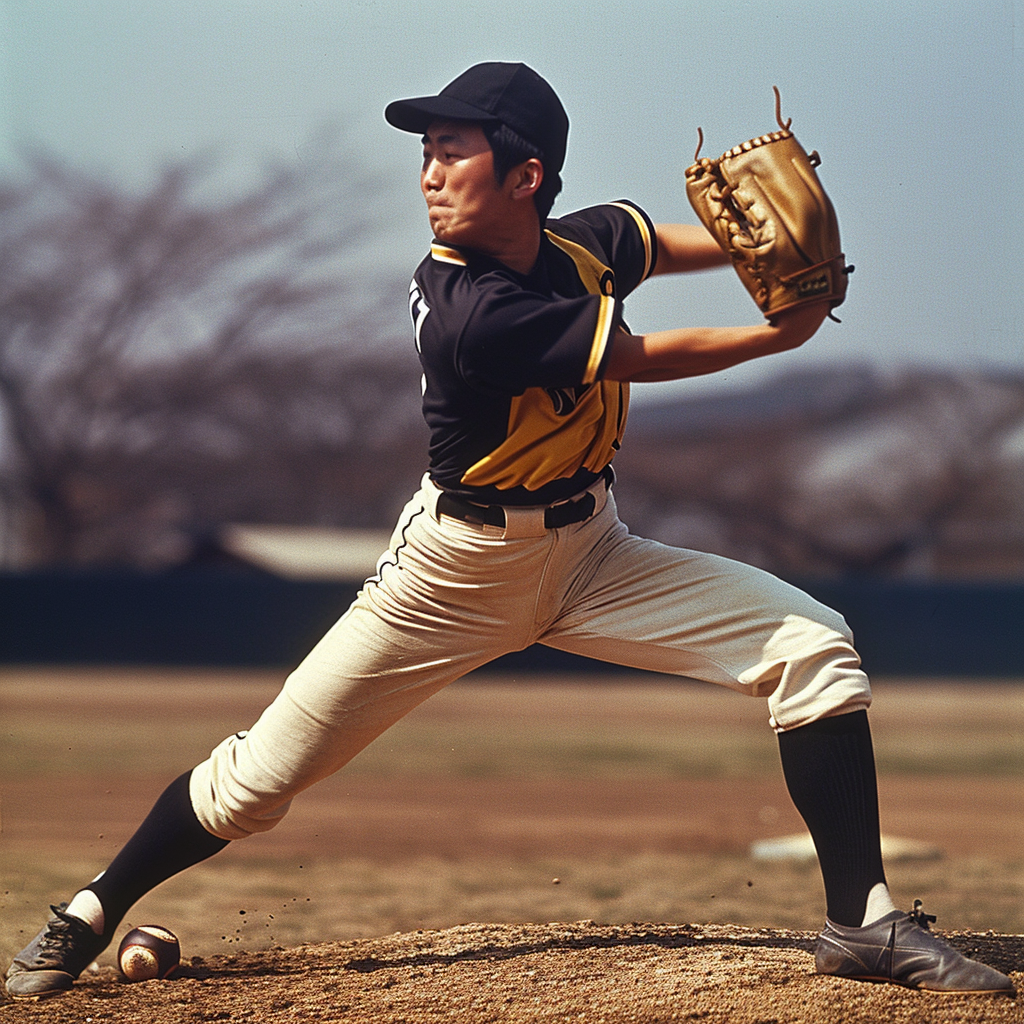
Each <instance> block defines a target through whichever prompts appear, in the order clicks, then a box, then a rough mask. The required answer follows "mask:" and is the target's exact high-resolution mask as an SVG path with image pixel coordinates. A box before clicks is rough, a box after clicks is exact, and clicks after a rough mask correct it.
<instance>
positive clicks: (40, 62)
mask: <svg viewBox="0 0 1024 1024" xmlns="http://www.w3.org/2000/svg"><path fill="white" fill-rule="evenodd" d="M1022 34H1024V0H972V2H971V3H964V2H963V0H957V2H951V0H932V2H924V0H907V2H902V3H892V2H888V3H885V2H877V0H860V2H856V0H849V2H846V3H843V4H833V5H827V4H822V3H821V2H820V0H817V2H809V0H792V2H778V3H768V2H766V0H732V2H730V3H728V4H718V5H706V4H696V3H688V2H680V0H677V2H655V0H632V2H631V3H630V4H629V5H622V6H615V7H608V6H605V5H594V4H584V3H567V2H560V0H518V2H517V3H515V4H510V3H500V4H499V3H494V2H491V0H476V2H474V3H472V4H447V5H438V4H433V5H427V4H422V3H416V4H412V3H399V2H395V0H391V2H380V0H377V2H375V0H362V2H355V0H331V2H328V0H0V169H2V168H5V167H6V168H9V169H13V168H15V167H16V152H17V147H18V146H19V145H22V144H25V143H42V144H43V145H44V146H46V147H47V148H48V149H49V150H51V151H52V152H55V153H57V154H59V155H61V156H63V157H65V158H66V159H68V160H69V161H71V162H73V163H75V164H77V165H79V166H85V167H89V168H93V169H97V170H102V171H103V172H104V173H107V174H109V175H110V176H112V177H114V178H116V179H118V180H121V181H124V182H126V183H129V184H143V183H144V182H145V181H146V180H147V179H149V178H150V177H151V176H152V175H154V174H155V173H156V171H157V170H158V168H159V167H161V166H162V165H163V164H164V163H166V162H167V161H171V160H175V159H180V158H187V157H188V156H190V155H194V154H196V153H198V152H201V151H206V150H209V149H210V148H211V147H214V148H215V149H216V150H217V151H218V152H220V153H221V155H222V157H223V160H224V162H225V166H226V167H227V168H229V169H231V173H233V174H235V175H236V176H237V177H244V176H245V175H248V174H250V173H253V170H254V169H255V168H257V167H258V166H260V165H261V164H262V162H263V161H265V160H266V159H267V158H286V159H291V158H293V157H294V158H298V159H301V158H302V157H303V155H304V153H306V152H309V150H308V148H307V147H309V146H310V140H311V137H312V136H313V135H314V133H315V132H316V130H317V129H318V128H319V127H320V126H322V125H324V124H325V123H333V124H336V125H340V126H342V128H343V130H344V138H345V145H346V147H348V148H350V149H351V150H352V151H353V153H354V155H355V156H356V158H357V159H358V160H359V162H360V163H361V164H363V165H365V166H366V167H367V168H368V169H369V170H371V171H373V172H374V173H375V174H378V175H379V179H380V182H381V184H380V190H381V194H382V196H383V197H384V198H385V199H386V202H385V203H384V208H386V210H387V214H386V215H382V217H381V220H380V223H379V231H378V232H377V235H376V237H375V238H374V240H373V242H372V244H371V252H370V258H371V259H372V260H374V261H375V263H376V264H377V265H379V266H381V267H385V268H387V267H390V266H393V267H394V268H395V270H396V273H399V274H401V275H403V276H405V275H407V274H408V273H411V271H412V269H413V267H414V266H415V264H416V262H417V261H418V259H419V258H420V256H421V254H422V252H423V251H424V249H425V246H426V244H427V242H428V241H429V237H428V231H427V227H426V220H425V217H424V216H423V210H422V207H421V200H420V198H419V194H418V191H417V184H416V172H417V167H418V147H417V143H416V140H415V139H413V138H412V137H411V136H406V135H403V134H402V133H399V132H396V131H394V130H393V129H391V128H390V127H389V126H388V125H386V124H385V122H384V120H383V118H382V115H381V111H382V109H383V107H384V105H385V104H386V103H387V102H388V101H389V100H391V99H395V98H398V97H401V96H411V95H419V94H422V93H426V92H435V91H437V90H438V89H439V88H440V87H441V86H443V85H444V84H445V83H446V82H447V81H448V80H449V79H451V78H452V77H454V76H455V75H456V74H457V73H458V72H460V71H461V70H463V68H465V67H467V66H468V65H470V64H472V63H474V62H476V61H478V60H492V59H497V60H523V61H525V62H526V63H529V64H531V65H532V66H533V67H535V68H536V69H537V70H538V71H540V72H541V73H542V74H543V75H545V77H547V78H548V79H549V80H550V81H551V82H552V84H553V85H554V86H555V88H556V89H557V90H558V92H559V93H560V95H561V96H562V99H563V101H564V103H565V105H566V108H567V109H568V111H569V115H570V119H571V121H572V129H571V133H570V148H569V157H568V160H567V162H566V167H565V172H564V178H565V182H566V187H565V191H564V192H563V195H562V197H561V198H560V199H559V202H558V205H557V206H556V210H555V212H556V213H557V212H559V211H566V210H569V209H571V208H573V207H575V206H580V205H585V204H588V203H593V202H600V201H604V200H609V199H617V198H622V197H629V198H632V199H634V200H636V201H637V202H639V203H641V204H642V205H643V206H645V207H646V208H647V209H648V211H649V212H650V213H651V215H652V216H653V217H654V219H655V220H685V221H693V220H694V215H693V213H692V211H691V210H690V208H689V205H688V204H687V202H686V198H685V192H684V175H683V172H684V169H685V167H686V166H687V164H689V163H690V162H691V161H692V158H693V152H694V148H695V145H696V129H697V126H698V125H701V126H702V127H703V129H704V134H705V138H706V142H705V147H704V151H703V152H704V154H705V155H715V154H717V153H720V152H721V151H723V150H724V149H727V148H729V147H731V146H732V145H734V144H735V143H737V142H741V141H743V140H744V139H746V138H749V137H751V136H754V135H759V134H761V133H762V132H764V131H767V130H770V129H771V128H773V127H774V111H773V106H772V104H773V98H772V93H771V87H772V85H778V86H779V87H780V89H781V91H782V96H783V112H784V115H785V116H787V117H792V119H793V130H794V132H795V133H796V135H797V137H798V138H799V139H800V141H801V142H803V143H804V145H805V146H806V148H808V149H817V150H818V151H819V152H820V153H821V156H822V159H823V163H822V166H821V168H820V172H819V173H820V174H821V177H822V180H823V182H824V183H825V186H826V188H827V189H828V191H829V193H830V195H831V196H832V198H833V200H834V202H835V205H836V207H837V210H838V212H839V217H840V224H841V227H842V232H843V243H844V247H845V249H846V253H847V257H848V259H849V260H850V262H852V263H854V264H855V265H856V267H857V270H856V273H855V274H854V277H853V279H852V281H851V285H850V291H849V295H848V298H847V301H846V303H845V305H844V306H843V307H842V308H841V309H840V310H839V311H838V313H839V316H840V317H841V318H842V320H843V323H842V325H836V324H831V323H827V324H825V325H824V327H823V328H822V330H821V331H820V332H819V334H818V335H817V336H816V337H815V338H814V339H813V340H812V341H811V342H810V343H809V344H808V345H807V346H805V348H804V349H802V350H800V351H799V352H795V353H788V354H786V355H782V356H776V357H772V358H771V359H770V360H763V361H761V362H759V363H756V364H751V365H749V366H747V367H743V368H738V369H736V370H732V371H728V373H727V374H725V375H719V377H718V379H717V380H711V381H708V382H706V384H705V385H704V386H716V385H718V384H722V383H724V384H726V385H730V386H733V385H742V384H745V383H747V382H752V381H754V380H756V379H758V378H760V377H761V376H763V374H765V373H767V372H773V371H778V370H784V369H787V368H793V367H796V366H805V365H807V364H809V363H822V362H829V361H835V360H848V359H855V360H867V361H870V362H872V363H874V364H876V365H878V366H880V367H883V368H896V367H899V366H902V365H905V364H908V363H911V364H921V363H925V364H939V365H943V366H958V367H964V368H985V367H1006V366H1015V367H1018V368H1019V367H1021V366H1022V365H1024V298H1022V293H1024V287H1022V284H1024V281H1022V278H1024V242H1022V237H1024V213H1022V208H1024V199H1022V195H1021V190H1020V182H1021V172H1022V168H1024V143H1022V139H1024V131H1022V127H1024V126H1022V103H1021V92H1022V89H1024V60H1022V45H1024V42H1022ZM627 309H628V318H629V322H630V325H631V326H632V327H633V328H634V329H635V330H647V329H656V328H660V327H668V326H675V325H680V324H700V323H707V324H722V323H745V322H754V321H756V320H757V319H758V316H759V314H757V311H756V310H755V309H754V307H753V304H752V303H751V301H750V299H749V297H748V296H747V294H746V292H745V291H744V290H743V289H742V287H741V286H740V284H739V282H738V280H737V279H736V278H735V277H734V275H733V274H732V272H731V271H725V272H719V273H716V274H710V275H701V276H699V277H697V278H696V279H693V280H690V281H679V280H676V281H671V280H668V281H666V280H658V281H655V282H651V283H650V284H648V285H647V286H645V288H644V289H641V291H640V292H638V293H637V295H636V296H635V297H633V298H632V299H631V300H630V302H629V303H628V306H627ZM395 316H396V320H397V319H398V318H404V316H405V311H404V310H396V313H395ZM403 322H404V320H403ZM688 386H689V387H691V388H692V387H694V385H688ZM696 386H701V385H696Z"/></svg>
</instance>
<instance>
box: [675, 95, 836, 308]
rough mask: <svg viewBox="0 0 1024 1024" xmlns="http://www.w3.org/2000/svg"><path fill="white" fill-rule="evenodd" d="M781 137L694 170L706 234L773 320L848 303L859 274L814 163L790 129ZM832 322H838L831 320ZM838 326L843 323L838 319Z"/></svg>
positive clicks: (693, 196) (689, 174)
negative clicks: (813, 305)
mask: <svg viewBox="0 0 1024 1024" xmlns="http://www.w3.org/2000/svg"><path fill="white" fill-rule="evenodd" d="M780 107H781V101H780V98H779V90H778V89H775V118H776V120H777V121H778V123H779V129H780V130H779V131H776V132H771V133H770V134H768V135H762V136H761V137H760V138H757V139H750V140H749V141H748V142H744V143H742V144H741V145H739V146H735V147H734V148H733V149H730V150H729V151H728V152H727V153H723V154H722V155H721V156H720V157H719V158H718V159H717V160H711V159H709V158H707V157H704V158H703V159H700V145H702V144H703V133H702V132H700V129H698V132H699V133H700V144H699V145H698V147H697V153H696V154H695V156H694V160H695V161H696V162H695V163H694V164H693V165H692V166H690V167H688V168H687V170H686V195H687V198H688V199H689V200H690V205H691V206H692V207H693V208H694V210H695V211H696V212H697V216H698V217H699V218H700V219H701V222H702V223H703V224H704V226H705V227H706V228H707V229H708V230H709V231H710V232H711V234H712V235H714V237H715V239H716V240H717V242H718V244H719V245H720V246H721V247H722V249H723V250H724V251H725V252H726V253H727V254H728V255H729V256H730V257H731V259H732V262H733V266H734V267H735V268H736V273H737V274H739V277H740V280H741V281H742V282H743V285H744V287H745V288H746V289H747V291H748V292H750V294H751V296H752V297H753V299H754V302H756V303H757V307H758V309H760V310H761V312H762V313H764V315H765V316H766V317H767V318H768V319H769V320H771V319H772V318H773V317H774V316H775V315H776V314H777V313H781V312H782V311H783V310H786V309H792V308H793V307H794V306H799V305H802V304H804V303H808V302H819V301H822V300H827V301H828V302H829V304H830V307H831V308H835V307H836V306H838V305H839V304H840V303H841V302H842V301H843V299H844V298H845V297H846V285H847V279H848V278H849V275H850V274H851V273H852V272H853V267H848V266H847V265H846V259H845V257H844V256H843V251H842V247H841V246H840V243H839V222H838V220H837V218H836V212H835V209H834V208H833V206H832V203H831V201H830V200H829V197H828V195H827V194H826V193H825V189H824V188H822V185H821V182H820V181H819V180H818V175H817V172H816V171H815V168H816V167H817V166H818V164H819V163H820V162H821V159H820V157H819V156H818V154H817V152H813V153H811V154H810V155H809V156H808V154H807V153H806V152H805V151H804V148H803V147H802V146H801V145H800V143H799V142H797V140H796V138H795V137H794V136H793V133H792V132H791V131H790V130H789V126H790V124H791V122H792V118H790V119H789V120H787V121H786V122H785V123H783V121H782V113H781V109H780ZM830 315H831V314H830ZM832 319H835V317H833V318H832Z"/></svg>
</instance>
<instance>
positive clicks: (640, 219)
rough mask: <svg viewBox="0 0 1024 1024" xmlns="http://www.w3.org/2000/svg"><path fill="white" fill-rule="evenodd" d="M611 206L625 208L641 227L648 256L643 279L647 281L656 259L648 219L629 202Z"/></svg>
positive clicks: (641, 235) (611, 204) (641, 234)
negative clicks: (653, 261)
mask: <svg viewBox="0 0 1024 1024" xmlns="http://www.w3.org/2000/svg"><path fill="white" fill-rule="evenodd" d="M608 205H609V206H617V207H618V208H619V209H620V210H625V211H626V213H628V214H629V215H630V217H632V218H633V220H635V221H636V226H637V227H638V228H639V229H640V237H641V238H642V239H643V240H644V252H645V253H646V258H645V261H644V273H643V277H641V278H640V280H641V281H646V280H647V278H648V277H649V276H650V273H651V271H652V270H653V269H654V268H653V267H652V266H651V261H652V260H653V259H654V245H653V241H652V239H651V229H650V228H649V227H648V226H647V221H645V220H644V218H643V217H642V216H641V215H640V211H639V210H636V209H634V208H633V207H632V206H630V205H629V204H628V203H609V204H608Z"/></svg>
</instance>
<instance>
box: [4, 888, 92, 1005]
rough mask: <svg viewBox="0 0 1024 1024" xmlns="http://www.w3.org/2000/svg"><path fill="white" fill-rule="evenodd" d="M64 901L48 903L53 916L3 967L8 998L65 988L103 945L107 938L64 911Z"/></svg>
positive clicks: (59, 990)
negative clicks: (50, 904) (55, 903)
mask: <svg viewBox="0 0 1024 1024" xmlns="http://www.w3.org/2000/svg"><path fill="white" fill-rule="evenodd" d="M67 906H68V905H67V904H66V903H61V904H60V905H59V906H56V907H50V909H51V910H52V911H53V917H51V918H50V920H49V921H47V922H46V924H45V925H44V927H43V929H42V930H41V931H40V932H39V934H38V935H37V936H36V937H35V938H34V939H33V940H32V941H31V942H30V943H29V944H28V945H27V946H26V947H25V948H24V949H23V950H22V951H21V952H20V953H19V954H18V955H17V956H16V957H15V958H14V960H13V961H12V962H11V966H10V967H9V968H8V969H7V994H8V995H9V996H10V997H11V998H12V999H38V998H39V997H40V996H50V995H56V994H57V993H58V992H66V991H67V990H68V989H69V988H71V986H72V985H73V984H74V981H75V978H77V977H78V976H79V974H81V973H82V971H84V970H85V968H86V967H88V966H89V964H91V963H92V962H93V960H95V959H96V957H98V956H99V955H100V953H102V952H103V950H104V949H105V948H106V945H107V940H106V939H105V938H104V937H103V936H102V935H97V934H96V933H95V932H94V931H93V930H92V928H90V927H89V926H88V925H87V924H86V923H85V922H84V921H81V920H79V919H78V918H77V917H72V916H71V915H70V914H66V913H65V912H64V911H65V910H67Z"/></svg>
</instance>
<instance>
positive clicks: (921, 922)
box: [908, 900, 937, 931]
mask: <svg viewBox="0 0 1024 1024" xmlns="http://www.w3.org/2000/svg"><path fill="white" fill-rule="evenodd" d="M908 916H909V918H910V920H911V921H913V922H914V924H916V925H917V926H918V927H919V928H923V929H924V930H925V931H928V930H929V928H928V925H930V924H935V921H936V920H937V919H936V917H935V915H934V914H926V913H925V912H924V903H922V902H921V900H914V909H913V910H911V911H910V914H909V915H908Z"/></svg>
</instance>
